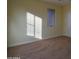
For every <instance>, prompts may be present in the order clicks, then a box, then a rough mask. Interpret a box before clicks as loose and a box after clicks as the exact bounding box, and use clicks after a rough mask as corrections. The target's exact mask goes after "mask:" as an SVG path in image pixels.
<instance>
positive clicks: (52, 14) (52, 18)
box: [48, 9, 55, 27]
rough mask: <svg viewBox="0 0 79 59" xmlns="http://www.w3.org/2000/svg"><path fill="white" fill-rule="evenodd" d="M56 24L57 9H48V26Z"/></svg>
mask: <svg viewBox="0 0 79 59" xmlns="http://www.w3.org/2000/svg"><path fill="white" fill-rule="evenodd" d="M54 25H55V10H54V9H48V26H50V27H52V26H54Z"/></svg>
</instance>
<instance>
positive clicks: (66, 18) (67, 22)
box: [62, 5, 71, 37]
mask: <svg viewBox="0 0 79 59" xmlns="http://www.w3.org/2000/svg"><path fill="white" fill-rule="evenodd" d="M62 12H63V14H62V17H63V18H62V21H63V22H62V23H63V27H62V28H63V29H62V30H63V35H65V36H69V37H70V36H71V5H65V6H63V7H62Z"/></svg>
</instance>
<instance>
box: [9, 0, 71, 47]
mask: <svg viewBox="0 0 79 59" xmlns="http://www.w3.org/2000/svg"><path fill="white" fill-rule="evenodd" d="M47 8H52V9H55V12H56V14H55V26H54V27H48V25H47V19H48V17H47V15H48V13H47ZM7 9H8V15H7V18H8V19H7V21H8V31H7V32H8V46H9V47H10V46H16V45H20V44H25V43H29V42H34V41H38V40H39V39H36V38H34V37H29V36H27V35H26V12H31V13H32V14H34V15H37V16H39V17H41V18H42V38H43V39H45V38H50V37H55V36H60V35H61V34H62V23H61V22H62V21H63V20H62V7H61V6H59V5H53V4H50V3H46V2H42V1H39V0H8V7H7ZM64 11H66V10H65V9H64ZM69 17H70V15H69ZM69 19H70V18H68V19H67V20H68V21H70V20H69ZM65 22H66V21H65ZM65 24H66V23H65ZM63 25H64V24H63ZM67 26H69V25H68V24H67ZM67 26H66V27H67ZM68 28H70V27H68ZM64 30H65V28H64ZM69 30H70V29H66V31H69ZM63 33H65V34H68V33H69V32H67V33H66V32H64V31H63Z"/></svg>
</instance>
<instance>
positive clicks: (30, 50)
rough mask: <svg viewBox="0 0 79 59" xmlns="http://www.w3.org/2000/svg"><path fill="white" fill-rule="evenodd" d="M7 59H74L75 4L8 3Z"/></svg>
mask: <svg viewBox="0 0 79 59" xmlns="http://www.w3.org/2000/svg"><path fill="white" fill-rule="evenodd" d="M7 58H8V59H10V58H15V59H71V0H7Z"/></svg>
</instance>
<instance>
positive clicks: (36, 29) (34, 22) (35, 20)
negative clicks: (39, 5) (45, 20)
mask: <svg viewBox="0 0 79 59" xmlns="http://www.w3.org/2000/svg"><path fill="white" fill-rule="evenodd" d="M26 19H27V35H28V36H33V37H35V38H40V39H42V18H40V17H38V16H35V15H33V14H32V13H29V12H27V13H26Z"/></svg>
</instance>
